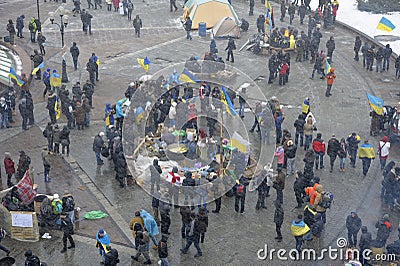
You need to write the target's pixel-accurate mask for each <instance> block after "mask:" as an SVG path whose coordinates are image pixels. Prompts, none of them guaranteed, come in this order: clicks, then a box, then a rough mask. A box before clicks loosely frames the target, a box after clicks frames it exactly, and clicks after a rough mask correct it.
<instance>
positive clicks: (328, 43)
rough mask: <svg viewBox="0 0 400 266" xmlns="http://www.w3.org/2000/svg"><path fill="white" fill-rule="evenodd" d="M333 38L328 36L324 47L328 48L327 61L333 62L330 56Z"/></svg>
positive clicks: (332, 49) (331, 54) (333, 47)
mask: <svg viewBox="0 0 400 266" xmlns="http://www.w3.org/2000/svg"><path fill="white" fill-rule="evenodd" d="M335 47H336V46H335V40H334V38H333V36H331V37H330V38H329V40H328V41H327V42H326V48H327V49H328V54H327V57H329V63H333V60H332V56H333V51H334V50H335Z"/></svg>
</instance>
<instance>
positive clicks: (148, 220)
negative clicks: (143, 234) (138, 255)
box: [140, 210, 159, 236]
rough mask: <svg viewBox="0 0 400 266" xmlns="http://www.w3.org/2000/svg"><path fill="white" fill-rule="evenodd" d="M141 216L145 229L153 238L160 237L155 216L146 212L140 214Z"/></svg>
mask: <svg viewBox="0 0 400 266" xmlns="http://www.w3.org/2000/svg"><path fill="white" fill-rule="evenodd" d="M140 216H142V219H143V223H144V228H146V230H147V232H149V234H150V235H151V236H155V235H158V234H159V231H158V226H157V223H156V221H155V220H154V218H153V216H151V214H150V213H148V212H147V211H145V210H142V211H141V212H140Z"/></svg>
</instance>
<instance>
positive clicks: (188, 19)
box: [183, 16, 192, 40]
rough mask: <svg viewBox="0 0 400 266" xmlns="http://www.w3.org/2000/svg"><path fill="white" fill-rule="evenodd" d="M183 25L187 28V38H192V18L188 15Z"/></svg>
mask: <svg viewBox="0 0 400 266" xmlns="http://www.w3.org/2000/svg"><path fill="white" fill-rule="evenodd" d="M183 27H184V28H185V31H186V39H187V40H192V36H190V31H191V30H192V20H191V19H190V17H189V16H188V17H187V19H186V21H185V23H184V24H183Z"/></svg>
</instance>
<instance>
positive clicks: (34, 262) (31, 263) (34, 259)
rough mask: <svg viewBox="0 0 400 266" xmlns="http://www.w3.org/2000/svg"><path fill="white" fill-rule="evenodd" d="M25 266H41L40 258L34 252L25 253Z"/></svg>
mask: <svg viewBox="0 0 400 266" xmlns="http://www.w3.org/2000/svg"><path fill="white" fill-rule="evenodd" d="M25 257H26V259H25V264H24V265H25V266H40V265H41V263H40V259H39V258H38V256H36V255H33V253H32V250H27V251H25Z"/></svg>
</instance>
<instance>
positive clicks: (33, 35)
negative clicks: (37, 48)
mask: <svg viewBox="0 0 400 266" xmlns="http://www.w3.org/2000/svg"><path fill="white" fill-rule="evenodd" d="M28 29H29V31H30V33H31V42H33V43H35V42H36V41H35V38H36V32H37V30H38V29H37V25H36V22H35V18H31V20H30V21H29V24H28Z"/></svg>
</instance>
